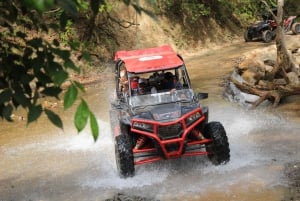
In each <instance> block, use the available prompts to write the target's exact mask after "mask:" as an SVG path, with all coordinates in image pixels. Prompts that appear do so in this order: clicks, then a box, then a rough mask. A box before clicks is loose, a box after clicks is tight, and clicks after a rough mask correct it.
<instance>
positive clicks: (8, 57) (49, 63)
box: [0, 0, 99, 140]
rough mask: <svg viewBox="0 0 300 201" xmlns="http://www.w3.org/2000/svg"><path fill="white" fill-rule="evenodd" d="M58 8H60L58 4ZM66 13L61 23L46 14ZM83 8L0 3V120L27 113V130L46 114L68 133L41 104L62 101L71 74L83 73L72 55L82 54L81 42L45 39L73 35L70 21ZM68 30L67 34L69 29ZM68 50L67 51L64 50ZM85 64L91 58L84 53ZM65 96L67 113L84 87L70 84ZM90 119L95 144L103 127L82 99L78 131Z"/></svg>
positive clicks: (43, 1) (60, 0)
mask: <svg viewBox="0 0 300 201" xmlns="http://www.w3.org/2000/svg"><path fill="white" fill-rule="evenodd" d="M56 2H57V4H56ZM58 6H60V7H61V9H62V11H61V12H59V16H58V19H59V21H58V22H60V23H59V24H58V23H57V21H54V22H52V21H51V20H48V19H47V18H45V15H46V14H44V13H45V12H46V11H48V10H50V9H54V8H57V7H58ZM77 6H78V4H77V2H76V1H75V0H74V1H73V0H57V1H54V0H35V1H34V0H31V1H30V0H26V1H6V3H3V2H0V12H1V13H2V14H3V16H2V17H1V18H0V28H1V32H0V66H1V68H0V117H1V118H4V119H5V120H8V121H12V119H11V116H12V113H13V110H14V109H16V108H17V107H20V106H21V107H23V108H24V109H27V110H28V113H27V124H29V123H31V122H33V121H35V120H37V119H38V118H39V117H40V116H41V114H42V113H45V115H46V116H47V117H48V119H49V120H50V121H51V122H52V123H53V124H54V125H55V126H57V127H59V128H61V129H63V123H62V121H61V119H60V117H59V116H58V115H57V114H55V113H54V112H53V111H52V110H49V109H43V108H42V106H41V104H40V103H39V98H40V96H41V95H46V96H50V97H55V98H57V99H59V98H60V95H61V92H62V84H63V83H65V82H66V81H68V80H69V72H71V71H75V72H80V69H79V68H78V67H77V66H76V65H75V63H74V62H73V61H72V60H71V55H72V52H73V51H80V49H79V48H80V44H79V43H78V42H74V41H69V40H68V38H65V40H64V43H65V44H64V48H62V45H61V43H60V41H58V40H56V39H53V40H49V39H45V38H44V37H42V35H41V33H42V32H45V33H46V34H47V33H48V32H49V30H53V31H54V32H59V31H60V30H66V32H65V34H70V35H71V33H68V31H70V30H71V27H72V26H71V24H67V23H66V22H68V17H67V16H73V15H76V14H77V10H78V7H77ZM66 25H67V29H65V28H66V27H65V26H66ZM65 45H68V46H67V47H65ZM84 55H85V56H84V58H87V57H88V56H87V53H86V52H84ZM71 83H72V84H71V85H70V86H69V87H68V88H67V92H66V94H65V96H64V108H65V109H68V108H70V107H71V106H72V105H73V104H74V102H75V101H76V99H77V97H78V90H80V91H84V88H83V86H82V85H81V84H80V83H78V82H75V81H71ZM88 117H91V130H92V133H93V137H94V139H95V140H96V139H97V137H98V132H99V129H98V124H97V121H96V118H95V116H94V114H93V113H92V112H91V111H90V110H89V108H88V106H87V104H86V103H85V101H84V100H83V99H82V100H81V104H80V105H79V107H78V109H77V112H76V114H75V121H74V123H75V126H76V128H77V130H78V132H80V131H81V130H82V129H83V128H84V126H85V125H86V123H85V122H86V121H87V118H88Z"/></svg>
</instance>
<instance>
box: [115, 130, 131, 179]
mask: <svg viewBox="0 0 300 201" xmlns="http://www.w3.org/2000/svg"><path fill="white" fill-rule="evenodd" d="M115 156H116V164H117V170H118V173H119V175H120V177H122V178H127V177H132V176H134V171H135V169H134V157H133V152H132V146H131V142H130V138H129V136H128V135H126V134H121V135H119V136H116V137H115Z"/></svg>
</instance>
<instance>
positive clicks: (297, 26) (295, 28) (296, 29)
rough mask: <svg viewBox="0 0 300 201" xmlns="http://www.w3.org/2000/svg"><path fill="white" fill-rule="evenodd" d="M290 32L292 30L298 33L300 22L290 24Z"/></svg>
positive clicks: (299, 31)
mask: <svg viewBox="0 0 300 201" xmlns="http://www.w3.org/2000/svg"><path fill="white" fill-rule="evenodd" d="M292 32H293V34H300V23H298V22H295V23H294V24H293V25H292Z"/></svg>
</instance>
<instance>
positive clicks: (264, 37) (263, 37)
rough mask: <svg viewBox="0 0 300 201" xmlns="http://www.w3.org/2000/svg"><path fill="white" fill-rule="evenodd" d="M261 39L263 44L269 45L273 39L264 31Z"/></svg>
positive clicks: (269, 33) (267, 31) (268, 31)
mask: <svg viewBox="0 0 300 201" xmlns="http://www.w3.org/2000/svg"><path fill="white" fill-rule="evenodd" d="M262 39H263V41H264V42H265V43H270V42H271V41H272V39H273V35H272V32H271V31H270V30H265V31H264V32H263V33H262Z"/></svg>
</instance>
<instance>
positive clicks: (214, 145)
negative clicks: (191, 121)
mask: <svg viewBox="0 0 300 201" xmlns="http://www.w3.org/2000/svg"><path fill="white" fill-rule="evenodd" d="M203 134H204V137H206V138H208V139H212V142H211V143H208V144H206V145H205V146H206V151H207V152H208V158H209V159H210V161H211V162H212V163H213V164H214V165H220V164H225V163H227V162H228V161H229V160H230V149H229V143H228V138H227V136H226V132H225V129H224V127H223V125H222V124H221V123H219V122H210V123H208V124H206V126H205V128H204V133H203Z"/></svg>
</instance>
